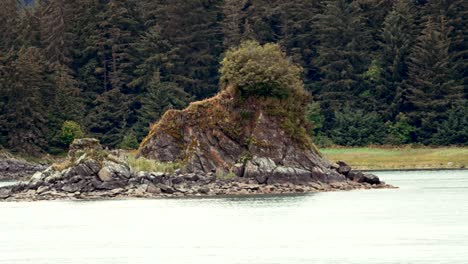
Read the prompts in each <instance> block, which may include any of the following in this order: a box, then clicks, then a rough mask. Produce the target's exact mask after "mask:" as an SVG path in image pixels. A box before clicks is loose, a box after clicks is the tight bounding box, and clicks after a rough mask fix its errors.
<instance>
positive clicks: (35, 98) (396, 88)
mask: <svg viewBox="0 0 468 264" xmlns="http://www.w3.org/2000/svg"><path fill="white" fill-rule="evenodd" d="M466 6H467V5H466V4H465V1H463V0H424V1H423V0H414V1H408V0H290V1H282V0H273V1H270V0H269V1H266V0H241V1H240V0H204V1H193V0H171V1H168V0H102V1H95V0H81V1H74V0H35V1H20V0H2V1H0V98H1V100H0V147H3V148H7V149H10V150H12V151H17V152H28V153H40V152H50V153H58V152H61V151H63V149H64V148H66V146H65V143H64V142H66V141H67V140H68V141H69V140H70V139H69V138H67V139H66V140H64V135H63V133H64V132H63V127H64V126H65V127H69V126H70V124H73V129H74V131H82V132H83V134H84V135H86V136H92V137H97V138H99V139H100V140H101V142H102V143H103V144H104V145H106V146H109V147H124V148H132V147H133V146H135V145H137V144H136V143H137V142H138V141H140V140H141V139H142V138H143V137H144V136H145V135H146V134H147V132H148V128H149V126H150V124H151V123H153V122H155V121H157V120H158V119H159V118H160V117H161V115H162V114H163V113H164V112H165V111H166V110H168V109H171V108H183V107H185V106H186V105H187V104H188V103H189V102H191V101H194V100H199V99H203V98H207V97H210V96H212V95H214V94H215V93H216V92H217V91H218V90H219V89H220V88H222V87H223V86H225V84H226V83H229V82H232V81H233V79H232V77H233V74H236V71H234V72H232V71H231V70H232V69H235V67H237V65H243V66H242V67H247V68H246V69H245V70H246V73H247V74H251V75H252V74H253V75H255V76H257V75H258V76H260V75H262V74H267V75H270V76H268V77H267V78H270V79H268V80H267V83H268V84H269V85H267V86H265V87H263V88H262V87H260V89H259V87H258V86H257V87H255V89H252V88H254V86H252V85H251V84H250V83H245V82H243V81H245V80H243V79H242V78H243V77H248V75H245V76H244V75H243V74H241V75H239V76H237V77H238V78H236V80H239V81H240V82H239V83H236V85H238V86H239V87H241V89H242V90H243V91H244V92H247V93H251V92H259V93H263V94H273V95H275V96H279V97H281V96H287V94H283V91H288V89H286V90H284V88H292V87H294V86H296V85H302V84H296V83H294V82H290V81H289V80H291V78H290V77H293V76H297V75H300V76H301V78H302V80H303V85H304V87H305V89H306V90H307V91H308V92H310V93H311V94H312V95H313V96H312V99H310V102H309V108H308V109H309V111H308V113H307V117H308V118H309V119H310V121H311V122H312V123H313V124H314V126H315V127H314V129H312V130H311V131H312V132H311V136H312V137H314V140H315V141H316V142H319V143H320V142H321V143H324V144H325V143H327V144H333V143H334V144H339V145H351V146H356V145H369V144H425V145H468V120H467V116H468V103H467V101H468V85H467V76H468V72H467V70H468V65H467V59H466V54H467V41H466V38H467V36H466V34H467V30H466V28H467V26H466V21H467V19H466V16H467V10H466ZM255 42H258V43H260V44H261V45H262V46H260V47H257V48H255V49H257V51H258V52H259V53H258V54H264V55H266V54H268V55H269V56H265V60H266V59H271V60H276V59H279V58H283V56H284V58H286V57H285V55H284V54H283V53H281V51H284V52H285V53H286V54H287V56H288V57H287V60H286V61H288V60H290V63H291V65H296V64H297V65H299V66H300V68H302V69H300V68H299V67H297V68H296V67H287V68H288V69H290V70H289V71H288V72H280V71H276V70H275V68H265V67H262V65H248V64H237V63H236V60H242V59H245V58H248V56H247V55H248V53H236V52H234V51H233V50H231V48H233V47H238V46H239V45H241V43H244V44H242V45H241V47H243V48H248V46H249V45H253V44H252V43H255ZM268 43H274V44H276V45H279V46H280V47H281V48H277V47H278V46H276V45H273V44H268ZM224 56H225V57H226V59H225V60H224V61H222V58H223V57H224ZM245 56H247V57H245ZM279 68H282V67H279ZM237 70H239V69H237ZM222 75H223V76H224V77H221V76H222ZM78 134H80V135H81V133H78Z"/></svg>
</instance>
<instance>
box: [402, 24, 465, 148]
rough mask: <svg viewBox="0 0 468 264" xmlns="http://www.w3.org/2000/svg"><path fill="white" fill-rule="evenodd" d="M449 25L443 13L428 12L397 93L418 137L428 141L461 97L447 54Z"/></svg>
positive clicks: (460, 89) (427, 142)
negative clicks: (404, 79) (405, 74)
mask: <svg viewBox="0 0 468 264" xmlns="http://www.w3.org/2000/svg"><path fill="white" fill-rule="evenodd" d="M449 33H450V29H449V28H448V27H447V23H446V18H445V17H444V16H437V15H436V16H430V17H428V18H427V21H426V22H425V28H424V30H423V31H422V33H421V35H420V36H419V38H418V39H417V43H416V46H415V47H414V48H413V50H412V52H411V54H410V64H409V78H408V81H407V82H406V84H405V85H404V87H403V89H402V92H401V94H400V97H399V99H400V107H401V110H402V111H403V112H405V113H406V114H407V116H408V117H409V118H410V120H411V123H412V125H414V126H415V127H417V128H418V130H417V135H416V136H417V140H418V141H419V142H422V143H425V144H430V143H431V140H432V135H433V134H434V133H435V132H437V127H436V124H437V123H440V122H442V121H443V120H444V119H445V118H446V112H447V111H448V109H450V108H451V106H452V104H453V103H455V102H456V101H459V100H460V99H461V98H462V94H463V87H462V86H461V85H459V84H458V83H457V82H456V80H454V79H453V76H454V75H453V74H454V70H453V65H452V64H451V61H450V56H449V47H450V39H449Z"/></svg>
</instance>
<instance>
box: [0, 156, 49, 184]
mask: <svg viewBox="0 0 468 264" xmlns="http://www.w3.org/2000/svg"><path fill="white" fill-rule="evenodd" d="M46 168H47V166H45V165H41V164H35V163H31V162H28V161H25V160H23V159H19V158H16V157H14V156H13V155H11V154H9V153H6V152H2V153H0V181H22V180H27V179H29V177H31V175H32V174H34V173H36V172H38V171H43V170H45V169H46Z"/></svg>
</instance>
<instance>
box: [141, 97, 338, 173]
mask: <svg viewBox="0 0 468 264" xmlns="http://www.w3.org/2000/svg"><path fill="white" fill-rule="evenodd" d="M292 107H295V106H292ZM247 112H248V113H249V114H248V115H246V114H245V113H247ZM291 112H293V111H292V110H291V105H290V103H289V102H288V100H283V99H278V98H269V99H268V100H267V99H265V98H264V97H249V98H247V99H245V98H244V99H240V97H238V96H236V91H235V90H234V89H226V90H224V91H222V92H221V93H220V94H218V95H217V96H215V97H213V98H210V99H207V100H204V101H201V102H196V103H193V104H191V105H190V106H189V107H188V108H186V109H184V110H179V111H176V110H171V111H169V112H167V113H166V114H165V115H164V116H163V117H162V119H161V120H160V121H159V122H158V123H156V124H154V125H153V127H152V129H151V132H150V134H149V135H148V137H147V138H146V139H145V140H144V141H143V142H142V144H141V146H140V149H139V156H143V157H145V158H149V159H155V160H158V161H163V162H168V161H173V162H180V163H183V164H185V166H186V169H187V170H188V171H203V172H210V171H217V170H220V169H222V170H224V171H226V172H230V171H233V170H236V171H239V169H238V166H239V164H243V165H244V166H245V165H246V164H247V163H248V162H249V161H250V160H252V159H258V158H266V159H269V160H271V161H272V163H273V164H274V165H272V166H271V168H269V169H268V170H267V171H268V172H272V171H274V170H275V169H276V168H278V167H281V168H285V167H286V168H293V169H297V170H296V171H298V170H301V175H303V174H304V173H303V171H304V170H305V171H308V172H310V178H311V180H313V179H312V174H313V173H315V174H317V173H320V174H323V175H329V177H328V178H327V177H326V176H323V177H322V178H321V179H325V180H326V179H331V178H333V180H345V177H344V176H342V175H340V174H338V173H337V172H336V171H335V170H334V169H332V164H331V163H330V162H329V161H327V160H325V159H323V158H322V157H321V155H320V154H319V152H318V151H317V150H316V148H315V146H314V145H313V143H312V142H311V141H310V138H309V137H308V136H307V134H306V133H305V123H304V121H303V120H302V119H301V117H300V116H299V115H295V114H291ZM288 125H289V126H294V128H289V127H288ZM287 171H294V170H287ZM242 174H244V173H242ZM332 176H333V177H332Z"/></svg>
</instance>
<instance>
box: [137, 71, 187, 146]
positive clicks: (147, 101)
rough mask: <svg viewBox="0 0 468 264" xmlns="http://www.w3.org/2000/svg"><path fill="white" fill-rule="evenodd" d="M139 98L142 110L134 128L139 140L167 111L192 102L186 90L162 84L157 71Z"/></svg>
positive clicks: (174, 85) (169, 84)
mask: <svg viewBox="0 0 468 264" xmlns="http://www.w3.org/2000/svg"><path fill="white" fill-rule="evenodd" d="M139 98H140V103H141V108H140V109H139V110H138V121H137V123H136V124H135V126H134V128H133V130H134V131H136V134H137V138H138V139H139V140H141V139H143V138H144V137H145V136H146V135H147V134H148V131H149V127H150V125H151V124H152V123H154V122H156V121H157V120H158V119H159V118H160V117H161V116H162V115H163V114H164V112H165V111H166V110H168V109H181V108H184V107H185V106H187V104H188V102H189V101H190V96H189V95H188V94H187V93H186V92H185V91H184V89H182V88H180V87H179V86H178V85H177V84H175V83H170V82H162V81H161V79H160V75H159V73H158V72H157V71H156V72H155V73H154V75H153V77H152V78H151V79H150V80H149V82H148V83H147V84H146V85H145V86H144V91H143V92H142V93H141V95H140V96H139Z"/></svg>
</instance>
